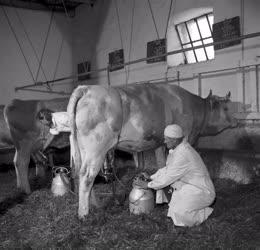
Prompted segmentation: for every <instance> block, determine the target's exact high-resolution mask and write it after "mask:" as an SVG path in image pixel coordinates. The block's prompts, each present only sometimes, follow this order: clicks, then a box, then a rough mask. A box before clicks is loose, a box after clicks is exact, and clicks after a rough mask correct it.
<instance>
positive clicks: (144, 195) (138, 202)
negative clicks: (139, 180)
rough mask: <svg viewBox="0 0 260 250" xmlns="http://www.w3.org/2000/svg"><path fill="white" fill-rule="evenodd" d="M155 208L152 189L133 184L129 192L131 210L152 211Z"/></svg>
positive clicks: (140, 212) (136, 211) (138, 212)
mask: <svg viewBox="0 0 260 250" xmlns="http://www.w3.org/2000/svg"><path fill="white" fill-rule="evenodd" d="M153 209H154V194H153V191H152V190H151V189H143V188H140V187H138V186H136V185H133V189H132V191H131V192H130V194H129V210H130V212H131V213H133V214H142V213H146V214H148V213H150V212H151V211H152V210H153Z"/></svg>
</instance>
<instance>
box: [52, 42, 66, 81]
mask: <svg viewBox="0 0 260 250" xmlns="http://www.w3.org/2000/svg"><path fill="white" fill-rule="evenodd" d="M63 43H64V37H62V41H61V45H60V49H59V54H58V59H57V62H56V65H55V69H54V74H53V79H52V80H54V79H55V78H56V74H57V71H58V67H59V63H60V58H61V52H62V48H63Z"/></svg>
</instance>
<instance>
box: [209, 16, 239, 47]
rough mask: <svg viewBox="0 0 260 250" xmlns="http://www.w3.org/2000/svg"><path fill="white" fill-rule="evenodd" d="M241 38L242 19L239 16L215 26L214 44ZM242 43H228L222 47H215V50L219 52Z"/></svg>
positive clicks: (221, 45)
mask: <svg viewBox="0 0 260 250" xmlns="http://www.w3.org/2000/svg"><path fill="white" fill-rule="evenodd" d="M236 37H240V19H239V16H236V17H233V18H230V19H226V20H224V21H222V22H219V23H214V24H213V39H214V42H220V41H223V40H227V39H232V38H236ZM240 43H241V41H233V42H228V43H223V44H220V45H215V46H214V49H215V50H219V49H223V48H226V47H230V46H234V45H237V44H240Z"/></svg>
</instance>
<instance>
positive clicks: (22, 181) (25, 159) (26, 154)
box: [14, 148, 31, 194]
mask: <svg viewBox="0 0 260 250" xmlns="http://www.w3.org/2000/svg"><path fill="white" fill-rule="evenodd" d="M29 163H30V151H28V150H26V149H24V148H21V149H19V150H17V149H16V151H15V156H14V166H15V171H16V179H17V187H18V188H19V189H21V191H23V192H25V193H26V194H30V193H31V188H30V184H29V177H28V165H29Z"/></svg>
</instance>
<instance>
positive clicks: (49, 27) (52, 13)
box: [36, 10, 54, 82]
mask: <svg viewBox="0 0 260 250" xmlns="http://www.w3.org/2000/svg"><path fill="white" fill-rule="evenodd" d="M53 17H54V11H53V10H52V12H51V18H50V23H49V26H48V30H47V34H46V38H45V41H44V46H43V50H42V54H41V58H40V64H39V67H38V70H37V74H36V82H37V80H38V76H39V71H40V67H41V65H42V59H43V55H44V52H45V49H46V45H47V40H48V37H49V33H50V29H51V25H52V21H53Z"/></svg>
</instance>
